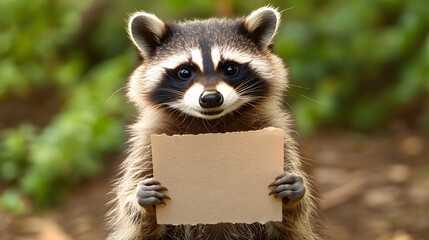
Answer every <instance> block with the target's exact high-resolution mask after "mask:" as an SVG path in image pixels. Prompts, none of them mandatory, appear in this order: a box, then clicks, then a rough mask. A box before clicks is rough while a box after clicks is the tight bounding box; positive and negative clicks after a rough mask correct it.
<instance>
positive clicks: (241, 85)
mask: <svg viewBox="0 0 429 240" xmlns="http://www.w3.org/2000/svg"><path fill="white" fill-rule="evenodd" d="M253 80H255V79H254V78H250V79H248V80H246V81H244V82H242V83H240V84H239V85H238V86H237V91H240V90H242V87H243V86H245V85H246V84H247V83H249V82H250V81H253ZM260 82H262V81H261V80H258V81H256V82H255V83H254V84H252V85H249V86H246V87H245V88H247V87H251V86H254V85H256V84H258V83H260Z"/></svg>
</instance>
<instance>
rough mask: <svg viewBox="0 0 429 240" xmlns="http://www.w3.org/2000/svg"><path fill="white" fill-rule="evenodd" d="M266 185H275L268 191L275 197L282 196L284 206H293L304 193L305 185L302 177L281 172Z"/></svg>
mask: <svg viewBox="0 0 429 240" xmlns="http://www.w3.org/2000/svg"><path fill="white" fill-rule="evenodd" d="M268 187H275V188H274V189H273V190H272V191H271V192H270V193H269V195H271V194H275V195H274V197H276V198H283V203H284V204H285V205H286V206H294V205H295V204H297V203H298V202H299V201H300V200H301V199H302V198H303V197H304V194H305V187H304V182H303V179H302V177H300V176H296V175H293V174H288V173H283V174H281V175H279V176H278V177H277V178H276V180H275V181H274V182H273V183H271V184H270V185H269V186H268Z"/></svg>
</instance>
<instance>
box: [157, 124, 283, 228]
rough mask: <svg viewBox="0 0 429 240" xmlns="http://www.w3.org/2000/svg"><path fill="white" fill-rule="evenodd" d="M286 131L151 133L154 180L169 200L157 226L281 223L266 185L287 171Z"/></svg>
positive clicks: (159, 213) (159, 209)
mask: <svg viewBox="0 0 429 240" xmlns="http://www.w3.org/2000/svg"><path fill="white" fill-rule="evenodd" d="M283 135H284V132H283V130H282V129H278V128H265V129H263V130H257V131H249V132H231V133H224V134H200V135H173V136H167V135H152V136H151V138H152V139H151V140H152V159H153V173H154V178H155V179H156V180H158V181H159V182H160V183H161V184H162V185H163V186H164V187H166V188H168V191H167V192H166V193H167V195H168V196H169V197H171V201H169V200H166V205H165V206H164V205H158V206H157V207H156V218H157V222H158V224H175V225H177V224H199V223H202V224H215V223H220V222H230V223H254V222H260V223H265V222H267V221H281V220H282V204H281V199H276V198H274V197H273V196H272V195H271V196H269V195H268V193H269V192H270V189H269V188H268V185H269V184H270V183H272V182H273V181H274V180H275V178H276V177H277V176H278V175H279V174H281V173H283V171H284V170H283V167H284V162H283V161H284V158H283V155H284V152H283V151H284V146H283V143H284V140H283Z"/></svg>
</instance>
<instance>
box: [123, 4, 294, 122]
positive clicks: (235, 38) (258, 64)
mask: <svg viewBox="0 0 429 240" xmlns="http://www.w3.org/2000/svg"><path fill="white" fill-rule="evenodd" d="M279 21H280V14H279V13H278V12H277V11H276V10H275V9H272V8H268V7H264V8H260V9H258V10H256V11H254V12H252V14H250V15H249V16H248V17H246V18H243V19H236V20H228V19H209V20H204V21H189V22H183V23H166V22H163V21H161V20H160V19H158V18H157V17H156V16H154V15H152V14H148V13H142V12H140V13H136V14H134V15H133V16H132V17H131V19H130V21H129V34H130V38H131V39H132V41H133V42H134V44H135V46H136V47H137V48H138V49H139V51H140V53H141V56H142V57H143V64H142V65H141V66H140V67H138V68H137V69H136V71H135V72H134V73H133V75H132V76H131V78H130V84H129V92H128V95H129V97H130V99H131V100H132V101H134V102H135V103H137V105H139V106H140V105H143V106H144V105H155V106H156V107H159V108H162V109H164V110H166V111H170V112H176V113H179V114H184V115H189V116H194V117H199V118H204V119H215V118H219V117H222V116H224V115H226V114H228V113H232V112H234V111H237V110H239V109H243V108H253V107H255V106H257V105H258V104H259V103H261V102H263V101H264V100H265V99H267V98H269V97H270V95H273V94H274V95H276V94H278V92H280V91H281V90H282V89H283V88H284V86H285V84H286V70H285V69H284V66H283V63H282V61H281V60H280V59H279V58H278V57H277V56H276V55H275V54H273V53H272V51H271V45H272V42H271V41H272V38H273V36H274V35H275V33H276V30H277V28H278V23H279ZM143 106H142V107H143Z"/></svg>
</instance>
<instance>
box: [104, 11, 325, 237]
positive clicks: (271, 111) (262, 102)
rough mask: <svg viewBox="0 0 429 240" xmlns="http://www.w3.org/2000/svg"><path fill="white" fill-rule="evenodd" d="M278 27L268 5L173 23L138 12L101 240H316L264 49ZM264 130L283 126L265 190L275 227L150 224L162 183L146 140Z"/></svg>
mask: <svg viewBox="0 0 429 240" xmlns="http://www.w3.org/2000/svg"><path fill="white" fill-rule="evenodd" d="M279 22H280V14H279V13H278V11H277V10H276V9H273V8H270V7H263V8H260V9H257V10H256V11H254V12H252V13H251V14H250V15H249V16H247V17H244V18H238V19H219V18H212V19H208V20H192V21H185V22H179V23H175V22H164V21H162V20H160V19H159V18H157V17H156V16H154V15H152V14H149V13H145V12H138V13H135V14H134V15H133V16H132V17H131V18H130V20H129V28H128V31H129V35H130V38H131V40H132V41H133V43H134V45H135V46H136V47H137V49H138V51H139V53H140V55H141V57H142V59H143V60H142V63H141V65H140V66H139V67H137V68H136V69H135V71H134V72H133V73H132V75H131V77H130V79H129V83H128V93H127V95H128V97H129V100H130V101H131V102H132V103H134V105H135V107H136V108H137V110H138V119H137V121H136V122H135V123H134V124H133V125H132V126H131V127H130V134H131V139H130V147H129V151H128V157H127V158H126V159H125V160H124V162H123V163H122V171H121V175H120V177H119V178H118V180H117V181H116V184H115V190H114V192H113V194H114V195H115V197H114V199H113V200H112V210H111V211H110V213H109V216H108V219H109V221H108V225H109V233H108V237H107V238H108V239H110V240H119V239H127V240H128V239H130V240H131V239H135V240H137V239H243V240H244V239H246V240H247V239H293V240H301V239H319V238H320V237H319V235H318V234H317V233H316V232H315V225H314V224H313V219H315V209H316V204H315V198H314V197H313V196H312V194H313V192H312V190H311V186H310V183H309V180H308V177H307V176H306V174H305V173H304V172H303V170H302V166H301V160H300V156H299V154H298V150H297V147H296V143H295V141H294V139H293V137H292V135H293V131H292V130H291V128H290V122H291V121H290V118H289V115H288V114H287V112H286V111H285V110H284V109H283V107H282V98H283V95H284V91H285V89H286V88H287V83H288V80H287V70H286V68H285V65H284V63H283V62H282V60H281V59H280V57H278V56H277V55H276V54H275V53H273V51H272V45H273V43H272V39H273V37H274V35H275V34H276V32H277V28H278V25H279ZM264 127H277V128H282V129H284V130H285V143H284V146H285V160H284V161H285V174H283V175H281V176H278V177H277V176H273V184H272V186H274V188H273V189H274V190H272V192H271V194H272V196H273V197H281V198H282V200H283V221H282V222H268V223H266V224H260V223H254V224H229V223H221V224H213V225H202V224H200V225H195V226H191V225H179V226H173V225H158V224H157V223H156V218H155V216H156V215H155V214H156V213H155V207H154V206H155V205H157V204H168V200H167V201H166V199H168V191H167V190H166V188H165V187H168V186H165V187H164V186H162V185H160V183H159V182H157V181H156V179H153V175H152V159H151V145H150V144H151V142H150V135H151V134H163V133H164V134H167V135H173V134H201V133H223V132H234V131H248V130H257V129H262V128H264ZM276 177H277V178H276ZM248 187H251V186H248ZM202 191H203V190H202ZM269 191H270V190H269V189H268V188H267V193H268V192H269ZM249 201H251V199H249Z"/></svg>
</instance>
